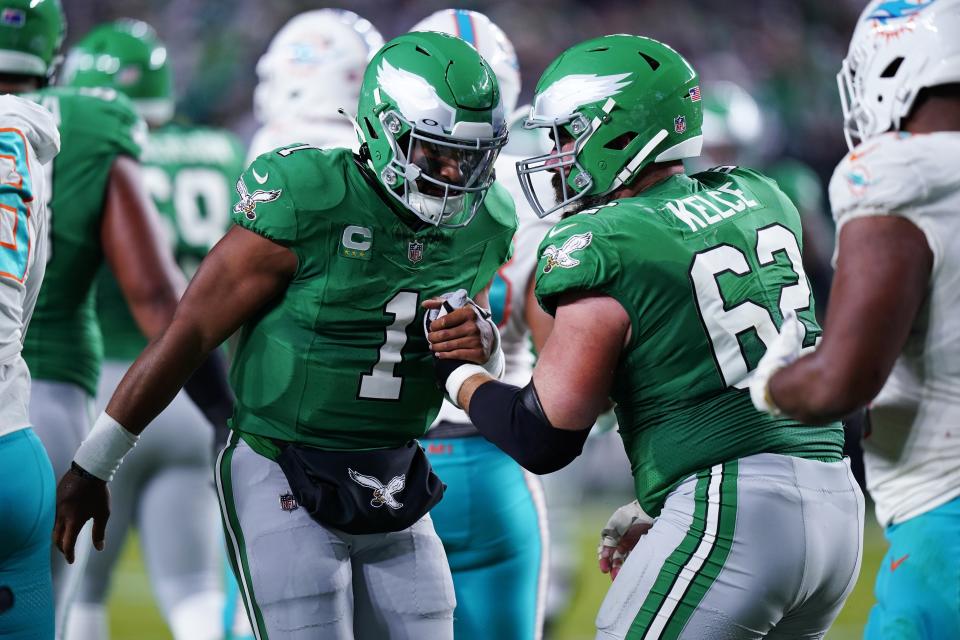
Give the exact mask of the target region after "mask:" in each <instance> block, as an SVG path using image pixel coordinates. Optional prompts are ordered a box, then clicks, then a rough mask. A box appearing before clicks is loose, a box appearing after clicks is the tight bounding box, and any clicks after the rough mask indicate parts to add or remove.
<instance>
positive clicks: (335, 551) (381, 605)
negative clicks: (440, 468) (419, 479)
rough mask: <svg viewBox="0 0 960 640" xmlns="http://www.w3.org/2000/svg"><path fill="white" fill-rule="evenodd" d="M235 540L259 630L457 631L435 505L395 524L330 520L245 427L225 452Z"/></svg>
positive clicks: (322, 633) (222, 471) (273, 633)
mask: <svg viewBox="0 0 960 640" xmlns="http://www.w3.org/2000/svg"><path fill="white" fill-rule="evenodd" d="M216 472H217V488H218V489H219V491H220V506H221V515H222V517H223V520H224V527H225V529H226V534H227V548H228V551H229V552H231V553H232V554H233V558H232V559H233V561H234V563H235V570H236V571H237V574H238V576H237V579H238V582H240V591H241V595H242V596H243V599H244V605H245V606H246V608H247V614H248V615H249V616H250V619H251V624H252V625H253V628H254V635H255V637H256V638H257V640H267V639H268V638H271V639H272V640H281V639H282V640H308V639H309V640H313V639H315V638H324V640H351V639H353V638H357V640H426V639H429V640H452V638H453V609H454V607H455V606H456V599H455V597H454V591H453V580H452V578H451V577H450V568H449V566H448V564H447V556H446V554H445V553H444V550H443V545H442V544H441V542H440V538H439V537H438V536H437V534H436V532H435V531H434V529H433V522H432V521H431V519H430V515H429V514H427V515H425V516H424V517H423V518H421V519H420V520H418V521H417V522H416V523H415V524H414V525H413V526H411V527H409V528H407V529H404V530H403V531H397V532H393V533H381V534H367V535H352V534H348V533H344V532H342V531H339V530H336V529H333V528H328V527H323V526H321V525H320V524H318V523H317V522H316V521H314V520H313V519H312V518H311V517H310V516H309V515H308V514H307V512H306V511H305V510H304V509H302V508H298V507H296V506H295V505H294V504H293V503H292V501H291V500H290V499H281V496H287V495H288V494H290V485H289V484H288V483H287V478H286V476H284V475H283V471H281V469H280V466H279V465H278V464H277V463H275V462H273V461H272V460H270V459H268V458H265V457H263V456H261V455H259V454H258V453H256V452H254V451H253V450H252V449H251V448H250V447H249V446H248V445H247V444H246V443H245V442H243V440H241V439H240V438H239V437H238V436H237V435H236V433H234V434H232V435H231V436H230V441H229V445H228V446H227V447H226V449H224V450H223V452H222V453H221V454H220V459H219V460H218V462H217V468H216Z"/></svg>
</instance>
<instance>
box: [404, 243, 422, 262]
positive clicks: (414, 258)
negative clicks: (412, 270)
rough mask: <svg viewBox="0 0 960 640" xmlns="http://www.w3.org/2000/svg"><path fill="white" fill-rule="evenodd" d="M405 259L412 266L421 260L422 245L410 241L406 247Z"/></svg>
mask: <svg viewBox="0 0 960 640" xmlns="http://www.w3.org/2000/svg"><path fill="white" fill-rule="evenodd" d="M407 258H408V259H409V260H410V262H412V263H413V264H417V263H418V262H420V261H421V260H423V243H422V242H419V241H417V240H411V241H410V244H408V245H407Z"/></svg>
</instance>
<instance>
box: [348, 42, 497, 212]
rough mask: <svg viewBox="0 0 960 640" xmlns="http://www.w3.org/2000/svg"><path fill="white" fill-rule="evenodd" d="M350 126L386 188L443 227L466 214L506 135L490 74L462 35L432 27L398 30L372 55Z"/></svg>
mask: <svg viewBox="0 0 960 640" xmlns="http://www.w3.org/2000/svg"><path fill="white" fill-rule="evenodd" d="M357 130H358V132H359V136H360V142H361V143H362V144H363V145H365V146H366V155H367V156H369V159H368V161H367V163H368V165H369V166H370V168H371V169H372V170H373V171H374V173H375V174H376V175H377V178H378V179H379V180H380V182H381V183H382V184H383V185H384V186H385V187H386V189H387V191H388V192H389V193H390V194H391V195H392V196H393V197H395V198H396V199H397V200H399V201H400V202H401V203H402V204H403V206H405V207H406V208H407V209H409V210H410V211H411V212H413V214H414V215H416V216H417V217H418V218H420V219H421V220H423V221H424V222H427V223H429V224H432V225H436V226H442V227H447V228H456V227H463V226H466V225H467V224H469V223H470V221H471V220H472V219H473V216H474V215H475V214H476V212H477V210H478V208H479V207H480V204H481V203H482V202H483V198H484V196H485V195H486V192H487V189H488V188H489V187H490V186H491V185H492V184H493V179H494V173H493V166H494V162H495V161H496V159H497V154H499V152H500V149H501V148H503V145H504V144H505V143H506V141H507V131H506V122H505V119H504V113H503V102H502V100H501V98H500V89H499V87H498V85H497V77H496V75H494V73H493V71H492V70H491V69H490V67H489V65H488V64H487V63H486V62H485V61H484V60H483V58H481V57H480V54H478V53H477V51H476V49H474V48H473V47H471V46H470V45H468V44H467V43H465V42H464V41H463V40H461V39H459V38H455V37H453V36H449V35H446V34H442V33H432V32H423V33H407V34H404V35H402V36H399V37H397V38H395V39H393V40H391V41H390V42H388V43H387V44H386V45H384V46H383V48H381V49H380V51H378V52H377V53H376V55H374V57H373V59H371V61H370V64H369V65H368V66H367V69H366V72H365V73H364V77H363V86H362V87H361V89H360V103H359V105H358V113H357Z"/></svg>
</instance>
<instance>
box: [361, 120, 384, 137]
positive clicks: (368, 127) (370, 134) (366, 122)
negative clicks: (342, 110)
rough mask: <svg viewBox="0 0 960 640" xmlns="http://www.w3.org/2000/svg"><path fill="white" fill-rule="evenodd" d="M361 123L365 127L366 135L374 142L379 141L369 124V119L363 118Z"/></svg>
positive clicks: (374, 130) (375, 131)
mask: <svg viewBox="0 0 960 640" xmlns="http://www.w3.org/2000/svg"><path fill="white" fill-rule="evenodd" d="M363 123H364V124H365V125H366V126H367V134H368V135H369V136H370V137H371V138H373V139H374V140H379V139H380V136H378V135H377V130H376V129H374V128H373V125H372V124H370V118H364V119H363Z"/></svg>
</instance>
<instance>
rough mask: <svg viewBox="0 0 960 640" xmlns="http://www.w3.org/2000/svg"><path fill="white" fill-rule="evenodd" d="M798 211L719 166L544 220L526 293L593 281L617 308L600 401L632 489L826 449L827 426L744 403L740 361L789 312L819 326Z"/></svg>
mask: <svg viewBox="0 0 960 640" xmlns="http://www.w3.org/2000/svg"><path fill="white" fill-rule="evenodd" d="M801 248H802V237H801V233H800V216H799V214H798V213H797V210H796V208H795V207H794V206H793V204H791V202H790V200H789V199H788V198H787V197H786V196H785V195H784V194H783V192H781V191H780V190H779V188H777V186H776V183H775V182H773V181H772V180H770V179H769V178H766V177H765V176H763V175H761V174H759V173H756V172H754V171H751V170H749V169H742V168H735V167H725V168H722V169H718V170H711V171H706V172H703V173H700V174H697V175H694V176H686V175H678V176H673V177H671V178H668V179H667V180H664V181H663V182H661V183H659V184H658V185H656V186H654V187H653V188H651V189H649V190H647V191H644V192H643V193H642V194H640V195H639V196H637V197H634V198H625V199H622V200H617V201H613V202H611V203H609V204H607V205H605V206H602V207H598V208H595V209H590V210H586V211H583V212H581V213H580V214H578V215H576V216H573V217H570V218H567V219H565V220H563V221H562V222H560V223H558V224H557V225H556V226H555V227H554V228H553V229H552V230H551V231H550V233H549V234H548V235H547V237H546V238H544V240H543V242H542V244H541V247H540V253H541V257H540V263H539V265H538V269H537V280H536V294H537V297H538V299H539V300H540V303H541V305H543V307H544V308H545V309H546V310H547V311H548V312H550V313H553V312H554V311H555V309H556V304H557V296H558V295H559V294H561V293H563V292H567V291H578V290H590V291H598V292H601V293H603V294H606V295H609V296H611V297H613V298H614V299H616V300H618V301H619V302H620V304H621V305H623V308H624V309H625V310H626V311H627V314H628V315H629V317H630V339H629V343H628V344H627V345H626V346H625V347H624V351H623V353H622V355H621V358H620V362H619V364H618V366H617V370H616V374H615V379H614V383H613V389H612V392H611V396H612V398H613V399H614V400H615V401H616V402H617V418H618V420H619V424H620V433H621V436H622V437H623V442H624V446H625V448H626V451H627V455H628V457H629V458H630V462H631V467H632V470H633V476H634V481H635V485H636V492H637V498H638V500H639V501H640V504H641V506H642V507H643V508H644V510H645V511H646V512H647V513H649V514H651V515H656V514H657V513H659V511H660V508H661V507H662V504H663V501H664V499H665V498H666V495H667V494H668V493H669V491H670V490H671V489H672V488H673V487H674V486H675V485H676V484H677V483H678V482H680V481H681V480H682V479H684V478H685V477H687V476H689V475H691V474H693V473H696V472H698V471H700V470H703V469H707V468H709V467H710V466H712V465H714V464H717V463H720V462H724V461H728V460H733V459H737V458H742V457H745V456H749V455H753V454H757V453H765V452H766V453H779V454H786V455H794V456H799V457H805V458H813V459H817V460H839V459H840V456H841V450H842V445H843V432H842V429H841V427H840V425H839V424H830V425H826V426H822V427H810V426H804V427H802V428H798V427H797V423H796V422H793V421H791V420H785V419H777V418H773V417H771V416H769V415H767V414H762V413H759V412H758V411H756V409H754V407H753V404H752V403H751V401H750V393H749V391H748V388H747V387H748V383H749V379H748V375H749V372H750V371H751V370H752V369H753V368H754V367H756V365H757V362H758V361H759V360H760V357H761V356H762V355H763V353H764V352H765V350H766V346H765V345H766V344H769V343H770V341H771V340H773V339H774V337H776V335H777V330H778V329H777V327H778V326H779V325H780V324H781V323H782V319H783V315H784V314H786V313H787V312H789V311H796V312H797V314H798V316H799V318H800V319H801V321H802V322H803V324H804V326H805V327H806V337H805V340H804V345H805V346H806V347H808V348H810V347H812V346H813V345H814V343H815V341H816V339H817V337H818V336H819V335H820V333H821V330H820V327H819V325H818V324H817V321H816V318H815V315H814V303H813V297H812V296H811V294H810V286H809V283H808V281H807V278H806V275H805V274H804V272H803V264H802V262H801V257H800V256H801Z"/></svg>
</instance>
